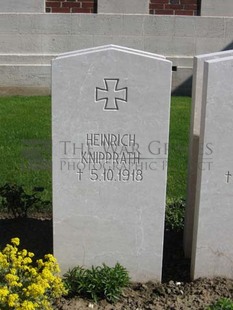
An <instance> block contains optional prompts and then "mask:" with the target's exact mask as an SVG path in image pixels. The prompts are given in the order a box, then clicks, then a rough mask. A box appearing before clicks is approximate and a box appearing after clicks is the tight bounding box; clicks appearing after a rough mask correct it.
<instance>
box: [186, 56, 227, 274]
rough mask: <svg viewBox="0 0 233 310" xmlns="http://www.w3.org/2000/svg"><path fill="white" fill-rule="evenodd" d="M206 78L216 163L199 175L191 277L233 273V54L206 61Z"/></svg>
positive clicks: (206, 114) (205, 126)
mask: <svg viewBox="0 0 233 310" xmlns="http://www.w3.org/2000/svg"><path fill="white" fill-rule="evenodd" d="M203 81H204V85H203V106H202V116H201V131H200V133H201V134H200V143H201V144H202V145H206V144H207V143H211V144H212V145H213V154H212V157H213V165H212V167H211V169H210V170H205V169H202V170H201V169H199V170H198V175H197V189H196V193H197V197H196V205H195V218H194V235H193V250H192V263H191V265H192V268H191V271H192V278H198V277H215V276H221V277H229V278H232V277H233V268H232V261H233V246H232V236H233V225H232V220H233V207H232V203H233V178H232V176H233V161H232V155H233V143H232V134H233V122H232V119H233V100H232V98H233V86H232V81H233V57H226V58H222V59H215V60H208V61H206V62H205V64H204V78H203ZM204 157H205V155H204V154H200V157H199V161H203V160H204Z"/></svg>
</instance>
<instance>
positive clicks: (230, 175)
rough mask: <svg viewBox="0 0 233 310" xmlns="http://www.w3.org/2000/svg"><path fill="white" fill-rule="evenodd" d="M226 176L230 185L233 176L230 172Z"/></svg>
mask: <svg viewBox="0 0 233 310" xmlns="http://www.w3.org/2000/svg"><path fill="white" fill-rule="evenodd" d="M225 176H226V177H227V183H229V180H230V177H232V174H230V172H229V171H228V172H227V173H226V174H225Z"/></svg>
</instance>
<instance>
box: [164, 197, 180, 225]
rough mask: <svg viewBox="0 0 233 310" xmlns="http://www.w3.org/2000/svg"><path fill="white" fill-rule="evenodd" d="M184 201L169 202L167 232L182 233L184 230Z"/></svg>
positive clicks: (166, 221) (166, 222)
mask: <svg viewBox="0 0 233 310" xmlns="http://www.w3.org/2000/svg"><path fill="white" fill-rule="evenodd" d="M184 212H185V201H184V199H182V198H180V199H174V200H168V201H167V206H166V214H165V228H166V230H173V231H182V230H183V229H184Z"/></svg>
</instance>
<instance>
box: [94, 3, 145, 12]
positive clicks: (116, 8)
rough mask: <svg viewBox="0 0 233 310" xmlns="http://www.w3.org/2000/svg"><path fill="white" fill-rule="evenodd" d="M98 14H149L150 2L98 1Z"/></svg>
mask: <svg viewBox="0 0 233 310" xmlns="http://www.w3.org/2000/svg"><path fill="white" fill-rule="evenodd" d="M98 13H105V14H106V13H107V14H108V13H114V14H149V0H133V1H132V0H98Z"/></svg>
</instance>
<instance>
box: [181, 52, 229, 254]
mask: <svg viewBox="0 0 233 310" xmlns="http://www.w3.org/2000/svg"><path fill="white" fill-rule="evenodd" d="M227 56H233V51H232V50H229V51H224V52H218V53H211V54H205V55H198V56H195V57H194V63H193V85H192V113H191V123H190V136H189V166H188V190H187V206H186V212H185V227H184V251H185V256H186V257H189V258H190V257H191V252H192V239H193V221H194V210H195V197H196V183H197V171H198V169H199V168H200V167H199V163H198V154H199V138H200V126H201V108H202V97H203V75H204V62H205V61H206V60H211V59H218V58H224V57H227ZM201 148H202V150H203V151H204V152H205V162H204V163H203V165H201V166H203V168H205V169H210V168H211V165H212V145H211V144H210V143H209V144H208V145H204V146H201Z"/></svg>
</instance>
